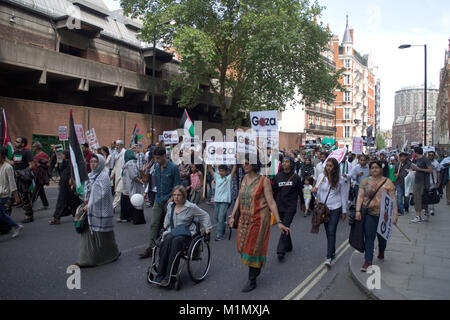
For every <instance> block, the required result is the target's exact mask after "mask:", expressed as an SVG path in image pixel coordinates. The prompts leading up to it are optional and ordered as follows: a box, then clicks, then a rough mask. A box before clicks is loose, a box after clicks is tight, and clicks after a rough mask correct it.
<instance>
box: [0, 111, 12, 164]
mask: <svg viewBox="0 0 450 320" xmlns="http://www.w3.org/2000/svg"><path fill="white" fill-rule="evenodd" d="M0 126H1V132H0V133H1V135H2V136H1V138H0V139H1V145H2V146H4V147H5V148H6V149H7V150H8V159H9V160H12V157H13V153H14V147H13V145H12V143H11V138H10V137H9V133H8V124H7V123H6V113H5V109H3V108H2V122H1V123H0Z"/></svg>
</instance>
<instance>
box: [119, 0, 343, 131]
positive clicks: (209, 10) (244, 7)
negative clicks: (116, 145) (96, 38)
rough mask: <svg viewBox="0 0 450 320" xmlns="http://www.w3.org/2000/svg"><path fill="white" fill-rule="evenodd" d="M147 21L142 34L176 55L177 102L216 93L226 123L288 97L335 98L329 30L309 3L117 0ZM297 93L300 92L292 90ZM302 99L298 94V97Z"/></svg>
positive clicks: (280, 104) (277, 106)
mask: <svg viewBox="0 0 450 320" xmlns="http://www.w3.org/2000/svg"><path fill="white" fill-rule="evenodd" d="M121 5H122V7H123V8H124V12H125V14H131V15H132V16H134V17H136V16H139V17H141V18H142V19H143V21H144V26H143V29H142V30H141V37H142V39H143V40H145V41H148V42H151V41H152V39H153V30H154V27H155V26H157V25H160V24H161V23H163V22H165V21H168V20H171V19H175V20H176V21H177V24H176V25H175V26H167V25H164V26H158V28H157V32H158V33H157V34H158V38H160V39H163V42H164V43H165V45H166V46H168V47H173V48H174V49H175V50H176V51H177V52H178V53H179V54H180V56H181V63H180V65H179V68H180V71H181V72H180V74H179V75H178V76H175V77H174V78H173V80H172V81H171V90H169V94H173V93H174V92H175V90H177V89H181V92H182V93H181V98H180V100H179V101H178V105H179V106H180V107H188V108H189V107H190V108H192V107H195V106H196V105H197V103H198V101H199V98H200V96H201V95H202V93H203V92H204V90H210V91H211V92H213V94H214V96H215V97H216V98H217V101H218V103H219V106H220V107H219V112H220V115H221V117H222V119H224V121H225V122H227V123H230V122H232V121H233V120H239V114H241V113H242V111H253V110H280V111H283V110H284V108H285V105H286V103H287V102H288V101H294V102H297V103H301V102H307V103H315V102H318V101H320V100H323V101H325V102H327V103H331V102H333V101H334V99H335V96H334V95H333V90H334V89H335V88H336V86H338V78H339V76H340V72H335V69H334V67H330V66H329V65H328V64H327V61H326V60H325V59H324V58H323V56H322V55H321V53H322V52H324V51H325V50H326V45H327V43H328V41H329V39H330V36H331V35H330V34H329V33H328V32H327V31H326V29H325V28H324V27H323V25H321V24H317V23H316V22H315V17H317V16H320V13H321V11H322V10H323V8H322V7H320V6H319V5H318V3H317V2H314V3H310V1H309V0H278V1H277V0H213V1H210V0H176V1H175V0H159V1H148V0H121ZM296 93H299V95H297V94H296ZM299 97H300V98H299Z"/></svg>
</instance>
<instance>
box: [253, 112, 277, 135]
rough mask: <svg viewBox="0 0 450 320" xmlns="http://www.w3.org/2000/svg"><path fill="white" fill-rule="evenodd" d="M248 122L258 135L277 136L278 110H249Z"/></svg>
mask: <svg viewBox="0 0 450 320" xmlns="http://www.w3.org/2000/svg"><path fill="white" fill-rule="evenodd" d="M250 122H251V124H252V129H253V132H255V134H256V136H258V137H267V136H269V137H270V136H274V135H277V136H278V111H276V110H274V111H257V112H250Z"/></svg>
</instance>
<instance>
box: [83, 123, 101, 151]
mask: <svg viewBox="0 0 450 320" xmlns="http://www.w3.org/2000/svg"><path fill="white" fill-rule="evenodd" d="M86 138H87V140H88V144H89V149H91V150H96V149H98V148H100V145H99V144H98V139H97V135H96V134H95V130H94V128H92V129H91V131H89V130H88V131H86Z"/></svg>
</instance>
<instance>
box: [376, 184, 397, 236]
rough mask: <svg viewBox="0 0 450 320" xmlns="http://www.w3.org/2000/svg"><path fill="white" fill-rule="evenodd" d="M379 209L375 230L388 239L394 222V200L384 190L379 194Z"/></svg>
mask: <svg viewBox="0 0 450 320" xmlns="http://www.w3.org/2000/svg"><path fill="white" fill-rule="evenodd" d="M380 209H381V210H380V219H379V220H378V228H377V232H378V234H379V235H380V236H382V237H383V238H384V239H386V240H389V239H390V238H391V234H392V224H393V222H394V200H393V199H392V198H391V197H390V196H389V195H388V194H387V193H386V192H384V191H383V192H382V194H381V205H380Z"/></svg>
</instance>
